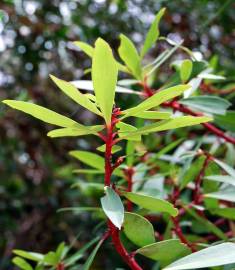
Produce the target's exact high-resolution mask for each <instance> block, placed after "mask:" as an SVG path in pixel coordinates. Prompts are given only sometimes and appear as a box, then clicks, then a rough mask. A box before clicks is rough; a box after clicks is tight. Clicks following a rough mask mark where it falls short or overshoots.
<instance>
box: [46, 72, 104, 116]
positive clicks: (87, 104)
mask: <svg viewBox="0 0 235 270" xmlns="http://www.w3.org/2000/svg"><path fill="white" fill-rule="evenodd" d="M50 77H51V79H52V80H53V82H54V83H55V84H56V85H57V86H58V87H59V88H60V90H61V91H63V92H64V93H65V94H66V95H67V96H69V97H70V98H71V99H73V100H74V101H75V102H77V103H78V104H79V105H81V106H83V107H84V108H86V109H87V110H89V111H91V112H93V113H95V114H97V115H101V112H100V111H99V110H98V109H97V107H96V105H95V103H93V102H92V101H90V99H89V98H88V97H87V96H86V95H84V94H82V93H81V92H79V90H78V89H77V88H76V87H75V86H74V85H73V84H71V83H69V82H66V81H64V80H60V79H58V78H56V77H55V76H53V75H50Z"/></svg>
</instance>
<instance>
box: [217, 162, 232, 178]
mask: <svg viewBox="0 0 235 270" xmlns="http://www.w3.org/2000/svg"><path fill="white" fill-rule="evenodd" d="M214 161H215V162H216V163H217V164H218V165H219V166H220V168H222V169H223V170H224V171H225V172H226V173H228V174H229V175H230V176H232V177H235V170H234V169H233V168H232V167H231V166H229V165H228V164H226V163H224V162H223V161H221V160H218V159H214Z"/></svg>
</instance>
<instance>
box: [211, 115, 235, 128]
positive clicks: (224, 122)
mask: <svg viewBox="0 0 235 270" xmlns="http://www.w3.org/2000/svg"><path fill="white" fill-rule="evenodd" d="M215 123H216V124H217V125H218V126H220V127H221V128H223V129H225V130H228V131H231V132H235V111H227V113H226V115H216V117H215Z"/></svg>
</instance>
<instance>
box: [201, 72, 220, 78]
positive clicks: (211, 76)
mask: <svg viewBox="0 0 235 270" xmlns="http://www.w3.org/2000/svg"><path fill="white" fill-rule="evenodd" d="M198 77H199V78H202V79H209V80H225V77H224V76H220V75H215V74H209V73H207V72H202V73H200V74H199V75H198Z"/></svg>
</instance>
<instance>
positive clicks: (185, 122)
mask: <svg viewBox="0 0 235 270" xmlns="http://www.w3.org/2000/svg"><path fill="white" fill-rule="evenodd" d="M211 120H212V119H211V118H209V117H205V116H202V117H195V116H181V117H176V118H173V119H170V120H163V121H159V122H156V123H154V124H151V125H146V126H144V127H142V128H139V129H138V130H136V131H132V132H130V133H128V134H125V136H122V139H124V138H128V137H130V136H131V135H147V134H149V133H152V132H159V131H165V130H170V129H176V128H181V127H187V126H193V125H198V124H201V123H205V122H208V121H211Z"/></svg>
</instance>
